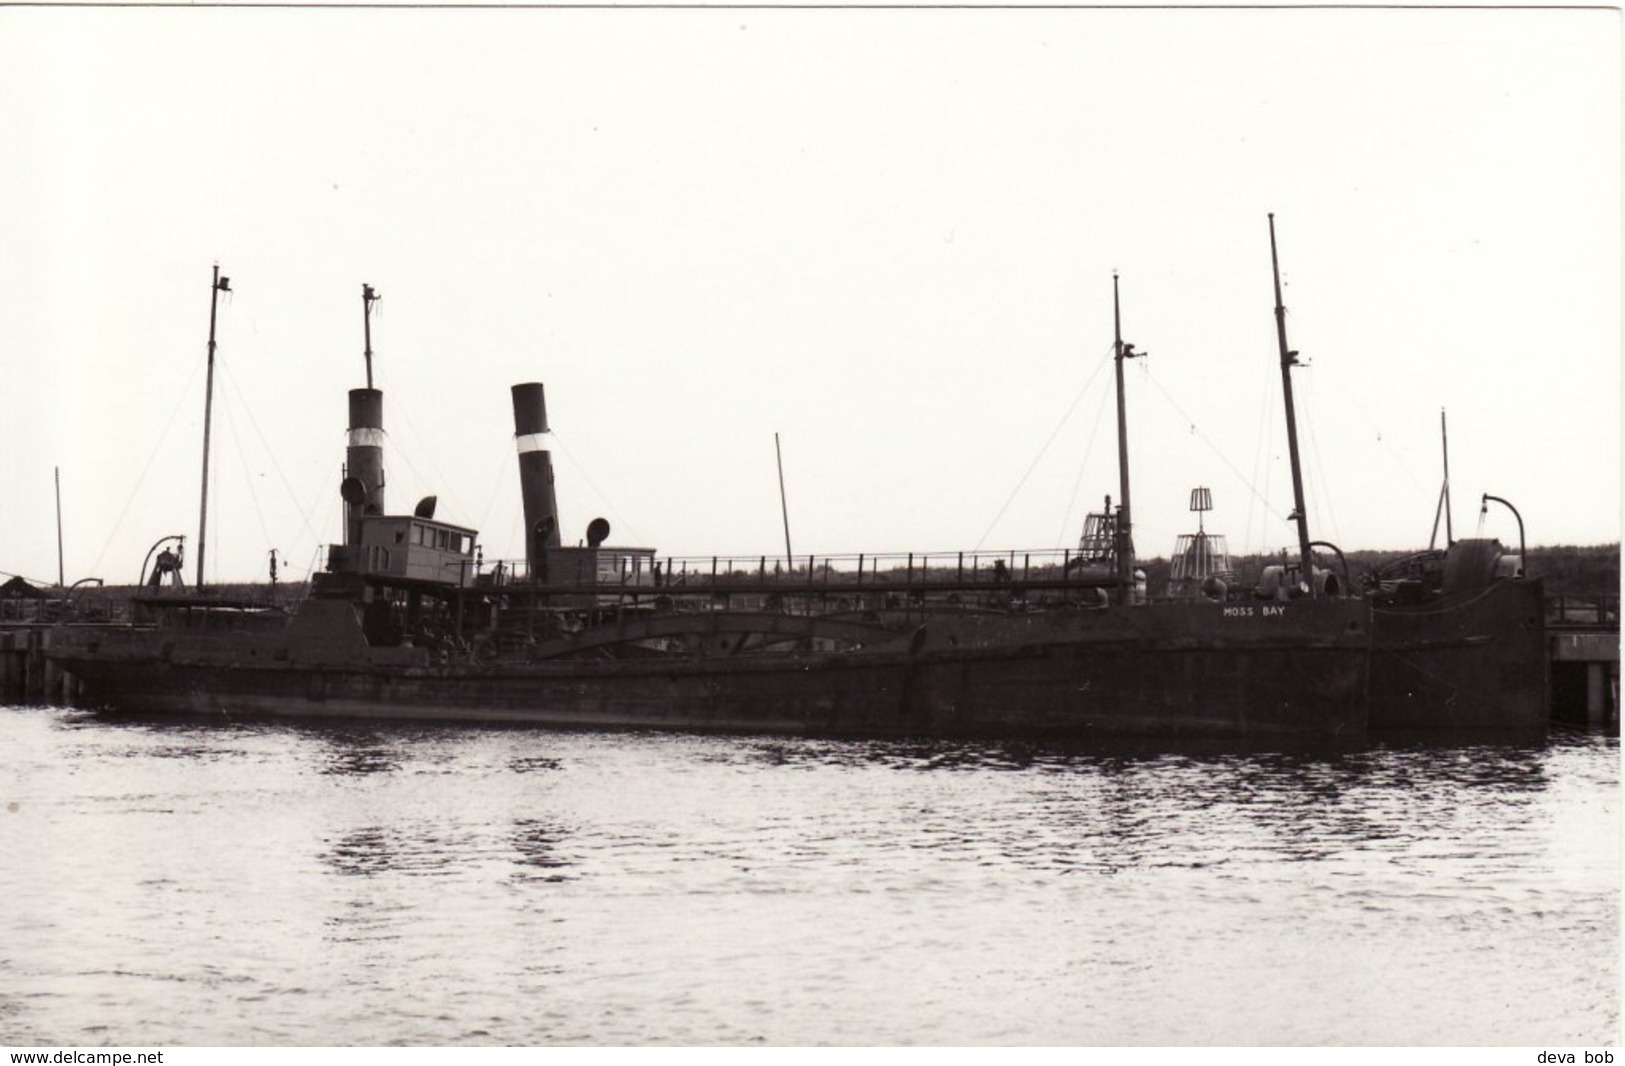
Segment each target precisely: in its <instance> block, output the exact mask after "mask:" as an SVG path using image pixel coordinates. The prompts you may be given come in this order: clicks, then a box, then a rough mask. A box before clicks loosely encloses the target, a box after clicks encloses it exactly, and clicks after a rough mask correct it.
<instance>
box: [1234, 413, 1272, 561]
mask: <svg viewBox="0 0 1625 1066" xmlns="http://www.w3.org/2000/svg"><path fill="white" fill-rule="evenodd" d="M1274 439H1275V421H1274V420H1273V419H1272V418H1270V389H1269V387H1268V384H1267V383H1266V386H1265V387H1264V388H1262V389H1260V390H1259V399H1258V430H1257V432H1256V433H1255V434H1254V436H1253V440H1254V441H1256V442H1257V443H1256V444H1255V445H1254V447H1253V478H1254V480H1255V482H1256V480H1257V479H1258V477H1259V471H1260V468H1262V471H1263V481H1264V498H1265V502H1266V510H1265V512H1264V513H1260V512H1259V510H1258V500H1257V499H1255V498H1254V497H1251V496H1249V497H1248V498H1247V525H1246V527H1245V532H1244V534H1243V536H1242V550H1243V551H1244V552H1247V553H1249V554H1251V553H1253V552H1256V551H1259V550H1261V548H1262V546H1263V543H1264V534H1265V529H1264V524H1265V517H1266V515H1267V514H1268V507H1267V504H1268V499H1269V492H1270V472H1271V471H1272V470H1273V469H1274V464H1273V463H1271V462H1270V445H1271V444H1272V443H1273V442H1274ZM1255 515H1257V517H1258V539H1257V540H1256V541H1255V540H1254V539H1253V517H1254V516H1255Z"/></svg>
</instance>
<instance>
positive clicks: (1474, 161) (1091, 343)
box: [0, 8, 1621, 582]
mask: <svg viewBox="0 0 1625 1066" xmlns="http://www.w3.org/2000/svg"><path fill="white" fill-rule="evenodd" d="M1619 19H1620V16H1619V14H1618V12H1613V11H1600V10H1592V11H1580V10H1570V11H1555V10H1525V11H1486V10H1473V11H1448V10H1428V11H1392V10H1384V11H1374V10H1373V11H1356V10H1315V11H1308V10H1303V11H1281V10H1275V11H1268V10H1208V11H1197V10H1178V11H1176V10H1160V11H1158V10H1152V11H1130V10H1053V11H1030V10H1029V11H1014V10H1011V11H996V10H986V11H964V10H934V11H933V10H921V11H895V10H891V11H877V10H870V11H864V10H845V11H829V10H823V11H793V10H779V11H768V10H714V11H693V10H690V11H680V10H637V11H602V10H599V11H567V10H557V11H548V10H519V11H491V10H475V11H467V10H465V11H457V10H446V9H440V10H374V11H358V10H338V9H319V10H223V9H204V10H185V9H180V10H170V9H130V10H108V9H57V10H40V9H15V8H12V9H5V10H0V144H3V145H4V150H3V152H0V188H3V189H4V195H3V197H0V351H3V352H4V362H3V368H4V371H5V379H4V380H5V385H4V389H3V391H0V447H3V450H0V571H4V572H5V573H21V574H25V575H28V576H30V577H34V578H38V579H45V580H54V579H55V576H56V572H57V559H56V539H55V526H54V509H53V490H52V469H53V467H58V466H59V467H60V468H61V471H62V510H63V519H64V523H65V526H66V538H65V540H66V543H65V555H66V571H67V579H68V581H70V582H71V581H74V580H76V579H78V578H82V577H88V576H97V577H103V578H105V579H107V580H108V581H110V582H126V581H133V580H134V579H135V578H136V576H137V574H138V571H139V568H140V565H141V561H142V557H143V555H144V554H145V552H146V550H147V547H148V546H149V545H150V544H151V543H152V542H153V541H154V540H155V539H157V538H158V537H159V536H160V535H163V534H166V533H185V534H187V538H188V548H189V550H190V549H191V547H192V545H193V542H194V541H195V539H196V534H197V495H198V492H197V489H198V477H199V466H200V447H201V425H202V412H203V378H204V374H203V363H204V357H205V349H206V339H207V331H208V311H209V306H208V300H209V281H210V268H211V266H212V265H213V264H214V263H215V262H217V261H218V262H219V263H220V264H221V267H222V269H223V270H224V272H225V273H226V274H228V275H229V276H230V277H231V279H232V286H233V289H234V293H233V295H232V296H231V297H229V299H227V300H224V301H223V302H222V305H221V309H220V324H219V342H220V349H219V359H220V369H219V371H218V376H217V381H216V396H215V427H214V439H215V442H216V451H215V455H214V458H213V470H214V471H215V473H216V474H217V478H215V479H214V480H215V488H214V489H213V490H212V492H211V501H210V513H211V516H212V517H217V518H218V525H217V526H216V524H215V523H214V522H211V532H210V548H209V556H210V560H211V563H212V564H213V565H211V567H210V570H211V575H212V576H213V577H215V578H217V579H220V580H232V579H236V580H251V579H257V578H260V577H262V576H263V574H264V572H265V562H264V560H265V553H266V550H267V549H269V548H273V547H274V548H277V549H280V550H281V552H282V553H284V555H285V556H286V557H287V558H288V560H289V563H290V565H291V566H292V569H293V571H294V576H302V574H303V573H304V572H305V570H306V569H307V568H308V567H309V566H310V565H311V564H312V562H313V561H314V560H315V559H316V557H317V551H318V547H317V546H318V544H319V543H325V542H326V541H329V540H334V539H337V538H338V537H339V536H340V525H339V521H338V518H339V497H338V482H339V466H340V463H341V462H342V460H343V446H344V430H345V424H346V409H345V391H346V390H347V389H349V388H351V387H354V386H358V385H361V384H363V383H364V373H365V371H364V367H363V363H362V356H361V352H362V333H361V313H360V303H361V301H360V288H361V283H362V282H364V281H365V282H370V283H372V284H373V285H374V286H375V287H377V289H378V290H379V291H380V292H381V293H382V294H383V302H382V304H381V305H380V310H379V313H378V314H377V317H376V318H375V320H374V328H373V345H374V348H375V351H376V368H375V374H376V379H377V382H378V384H379V386H380V387H381V388H382V389H384V391H385V425H386V428H387V430H388V431H389V434H390V444H389V450H388V452H387V453H386V466H387V469H388V479H389V484H388V494H389V504H390V509H391V510H392V511H404V510H409V509H410V508H411V506H412V505H413V503H414V502H415V501H416V500H417V499H418V497H420V496H422V495H426V494H430V493H435V494H438V495H439V497H440V512H439V514H440V517H442V518H444V519H447V520H449V521H454V522H460V523H462V524H465V525H470V526H474V527H476V528H478V529H480V530H481V531H482V542H483V545H484V549H485V554H486V557H487V558H488V559H492V558H496V557H511V556H514V555H519V554H522V550H523V549H522V539H521V534H520V526H521V521H520V510H519V492H518V484H517V471H516V464H515V462H514V459H513V444H512V428H513V427H512V421H511V410H510V407H509V398H508V386H509V385H511V384H513V383H514V382H518V381H528V380H540V381H543V382H545V383H546V385H547V388H548V407H549V414H550V416H551V421H552V423H553V428H554V430H555V431H556V434H557V437H558V440H559V442H560V447H559V449H558V450H556V451H555V464H556V467H557V470H558V488H559V502H560V505H561V510H562V512H563V515H562V518H563V526H564V529H565V534H566V537H567V540H568V539H574V538H578V537H580V536H581V535H582V532H583V531H584V530H585V527H586V524H587V522H588V521H589V520H590V519H591V518H592V517H594V516H595V515H599V514H603V515H605V516H606V517H608V518H609V519H610V520H611V522H612V524H613V525H614V535H613V536H612V538H611V539H612V541H613V542H616V543H623V544H625V543H635V544H641V545H646V546H652V547H657V548H659V549H660V550H661V551H662V552H665V553H671V554H678V555H685V554H686V555H702V554H704V555H708V554H712V553H729V552H738V553H760V552H766V553H770V554H771V553H774V552H777V551H778V550H780V548H781V547H782V544H783V534H782V531H781V528H780V510H779V499H778V486H777V476H776V471H775V466H774V450H773V434H774V432H775V431H777V432H778V433H780V434H781V436H782V439H783V448H784V466H785V474H786V478H787V480H788V488H789V510H790V518H791V525H792V533H793V536H794V540H795V547H796V550H797V552H798V553H806V552H826V551H851V552H857V551H867V552H878V551H910V550H913V551H939V550H955V549H961V548H964V549H969V548H972V547H976V546H978V545H981V546H983V547H988V548H1045V547H1058V546H1062V545H1071V544H1074V543H1076V539H1077V536H1078V533H1079V529H1080V527H1081V524H1082V521H1083V515H1084V511H1085V510H1086V509H1087V507H1088V506H1089V505H1091V504H1098V502H1099V500H1100V497H1101V496H1103V495H1104V494H1106V493H1108V492H1110V493H1112V494H1113V495H1114V496H1115V495H1116V480H1117V477H1116V457H1115V451H1114V448H1113V440H1112V438H1113V432H1114V428H1113V422H1112V406H1111V401H1110V399H1109V396H1108V394H1107V391H1106V390H1107V387H1108V385H1109V383H1110V367H1109V365H1108V362H1109V357H1110V353H1111V340H1112V318H1111V276H1112V272H1113V270H1117V271H1120V272H1121V274H1122V286H1123V315H1124V323H1125V325H1124V332H1125V336H1126V337H1127V338H1128V339H1129V340H1131V341H1133V342H1134V343H1136V344H1137V345H1138V346H1139V347H1141V348H1142V349H1144V350H1146V351H1148V352H1149V353H1150V358H1149V359H1148V360H1146V361H1144V362H1142V363H1138V364H1135V365H1133V366H1131V368H1130V373H1129V376H1128V408H1129V415H1130V422H1131V447H1130V457H1131V462H1132V474H1133V478H1134V485H1133V489H1134V503H1135V522H1136V534H1137V535H1136V541H1137V544H1138V546H1139V549H1140V552H1141V554H1142V555H1148V556H1149V555H1157V554H1166V553H1167V552H1168V551H1169V550H1170V549H1171V547H1172V543H1173V539H1174V537H1175V535H1176V534H1178V533H1180V532H1185V531H1189V530H1191V529H1193V528H1194V516H1192V515H1191V514H1190V513H1189V512H1188V510H1187V505H1188V500H1189V490H1190V488H1191V487H1193V486H1195V485H1208V486H1211V488H1212V489H1213V496H1214V501H1215V510H1214V512H1213V513H1212V514H1211V515H1210V516H1209V517H1208V520H1207V524H1208V528H1209V529H1210V530H1217V531H1223V532H1226V533H1228V534H1229V536H1230V541H1231V547H1232V550H1243V549H1245V550H1263V549H1275V548H1279V547H1281V546H1283V545H1286V544H1289V543H1291V542H1292V540H1293V532H1292V528H1291V526H1290V525H1288V523H1287V522H1286V521H1285V515H1286V514H1287V512H1288V511H1289V510H1290V507H1291V498H1290V496H1291V493H1290V483H1289V480H1288V475H1287V468H1286V464H1285V446H1284V428H1283V417H1282V413H1281V402H1280V374H1279V369H1278V362H1277V355H1276V347H1275V337H1274V321H1273V316H1272V305H1273V299H1272V296H1271V291H1270V273H1269V269H1270V265H1269V241H1268V229H1267V223H1266V214H1267V212H1270V211H1274V212H1276V215H1277V225H1278V228H1279V237H1280V244H1281V256H1282V268H1283V272H1284V275H1285V279H1286V285H1287V288H1286V304H1287V307H1288V311H1289V318H1288V328H1289V332H1290V336H1291V340H1292V344H1293V346H1294V347H1295V348H1298V349H1300V350H1301V351H1302V352H1303V353H1304V357H1305V359H1306V360H1307V361H1308V362H1309V363H1310V364H1311V366H1310V367H1309V368H1308V369H1306V370H1303V371H1301V372H1299V373H1298V374H1297V376H1296V378H1295V380H1296V382H1297V388H1298V394H1299V398H1300V419H1301V422H1302V424H1303V427H1304V431H1303V444H1304V447H1305V451H1306V457H1307V458H1306V470H1305V475H1306V479H1307V480H1308V481H1309V482H1310V503H1311V509H1310V514H1311V521H1312V533H1313V534H1314V535H1315V536H1317V537H1321V538H1324V539H1328V540H1332V541H1336V542H1338V543H1339V544H1340V545H1342V546H1343V547H1345V548H1350V549H1352V548H1401V547H1421V546H1425V544H1426V541H1427V538H1428V534H1429V530H1430V527H1431V524H1432V520H1433V514H1434V505H1435V502H1436V498H1437V494H1438V488H1439V479H1440V457H1439V411H1440V409H1441V408H1448V411H1449V422H1450V442H1451V456H1450V461H1451V472H1452V475H1453V476H1452V484H1453V492H1454V498H1455V521H1456V531H1457V534H1458V535H1461V534H1462V533H1464V532H1465V533H1467V534H1471V533H1472V532H1473V530H1474V529H1475V528H1476V526H1477V520H1478V498H1479V495H1480V493H1483V492H1491V493H1494V494H1496V495H1500V496H1505V497H1507V498H1509V499H1511V500H1512V501H1513V502H1514V503H1515V504H1517V506H1518V507H1519V508H1520V509H1521V511H1522V512H1523V515H1524V518H1525V520H1526V522H1527V523H1528V529H1529V537H1530V540H1531V541H1532V542H1533V543H1538V544H1551V543H1560V542H1562V543H1598V542H1604V541H1613V540H1616V539H1617V538H1618V537H1619V529H1620V482H1621V477H1620V435H1619V425H1620V411H1621V400H1620V360H1621V343H1620V341H1621V323H1620V292H1621V276H1620V232H1621V220H1620V196H1621V188H1620V21H1619ZM1069 412H1070V415H1069ZM1018 485H1019V486H1020V489H1019V491H1017V488H1018ZM1486 531H1487V532H1489V533H1491V534H1493V535H1498V536H1501V537H1502V538H1503V539H1507V540H1511V541H1515V540H1516V535H1517V534H1516V527H1515V526H1514V525H1513V524H1512V523H1511V521H1510V518H1509V516H1507V515H1506V514H1505V512H1500V511H1492V512H1491V517H1490V522H1489V524H1488V526H1487V527H1486ZM190 576H191V575H190V569H189V571H188V579H190Z"/></svg>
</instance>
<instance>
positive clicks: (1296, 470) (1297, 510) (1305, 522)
mask: <svg viewBox="0 0 1625 1066" xmlns="http://www.w3.org/2000/svg"><path fill="white" fill-rule="evenodd" d="M1270 269H1271V270H1272V271H1273V272H1274V274H1275V336H1276V339H1277V341H1278V342H1279V343H1280V347H1281V392H1282V394H1283V395H1284V396H1285V397H1286V443H1287V451H1288V454H1290V455H1291V457H1292V514H1291V517H1292V518H1294V519H1296V520H1297V523H1298V557H1299V559H1300V560H1301V563H1300V565H1301V567H1302V569H1301V570H1300V571H1299V574H1300V580H1301V581H1302V582H1303V584H1304V586H1305V587H1306V588H1308V590H1309V593H1308V594H1309V595H1310V596H1311V597H1313V596H1314V594H1315V571H1314V569H1313V567H1312V564H1311V562H1310V554H1309V513H1308V510H1307V508H1305V507H1304V505H1303V468H1302V466H1300V465H1299V462H1298V415H1297V412H1296V411H1295V410H1294V409H1293V406H1292V368H1293V367H1294V366H1295V365H1297V362H1298V353H1297V352H1294V351H1292V350H1290V349H1289V348H1287V346H1286V307H1285V306H1284V305H1282V303H1281V262H1280V259H1279V258H1278V257H1277V256H1276V253H1275V212H1273V211H1271V212H1270Z"/></svg>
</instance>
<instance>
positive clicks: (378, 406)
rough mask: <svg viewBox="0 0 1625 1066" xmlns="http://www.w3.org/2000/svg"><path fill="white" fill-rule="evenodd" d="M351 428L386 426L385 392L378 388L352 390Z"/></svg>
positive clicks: (380, 427)
mask: <svg viewBox="0 0 1625 1066" xmlns="http://www.w3.org/2000/svg"><path fill="white" fill-rule="evenodd" d="M350 428H351V429H383V428H384V394H383V393H382V392H381V391H379V390H378V389H351V390H350Z"/></svg>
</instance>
